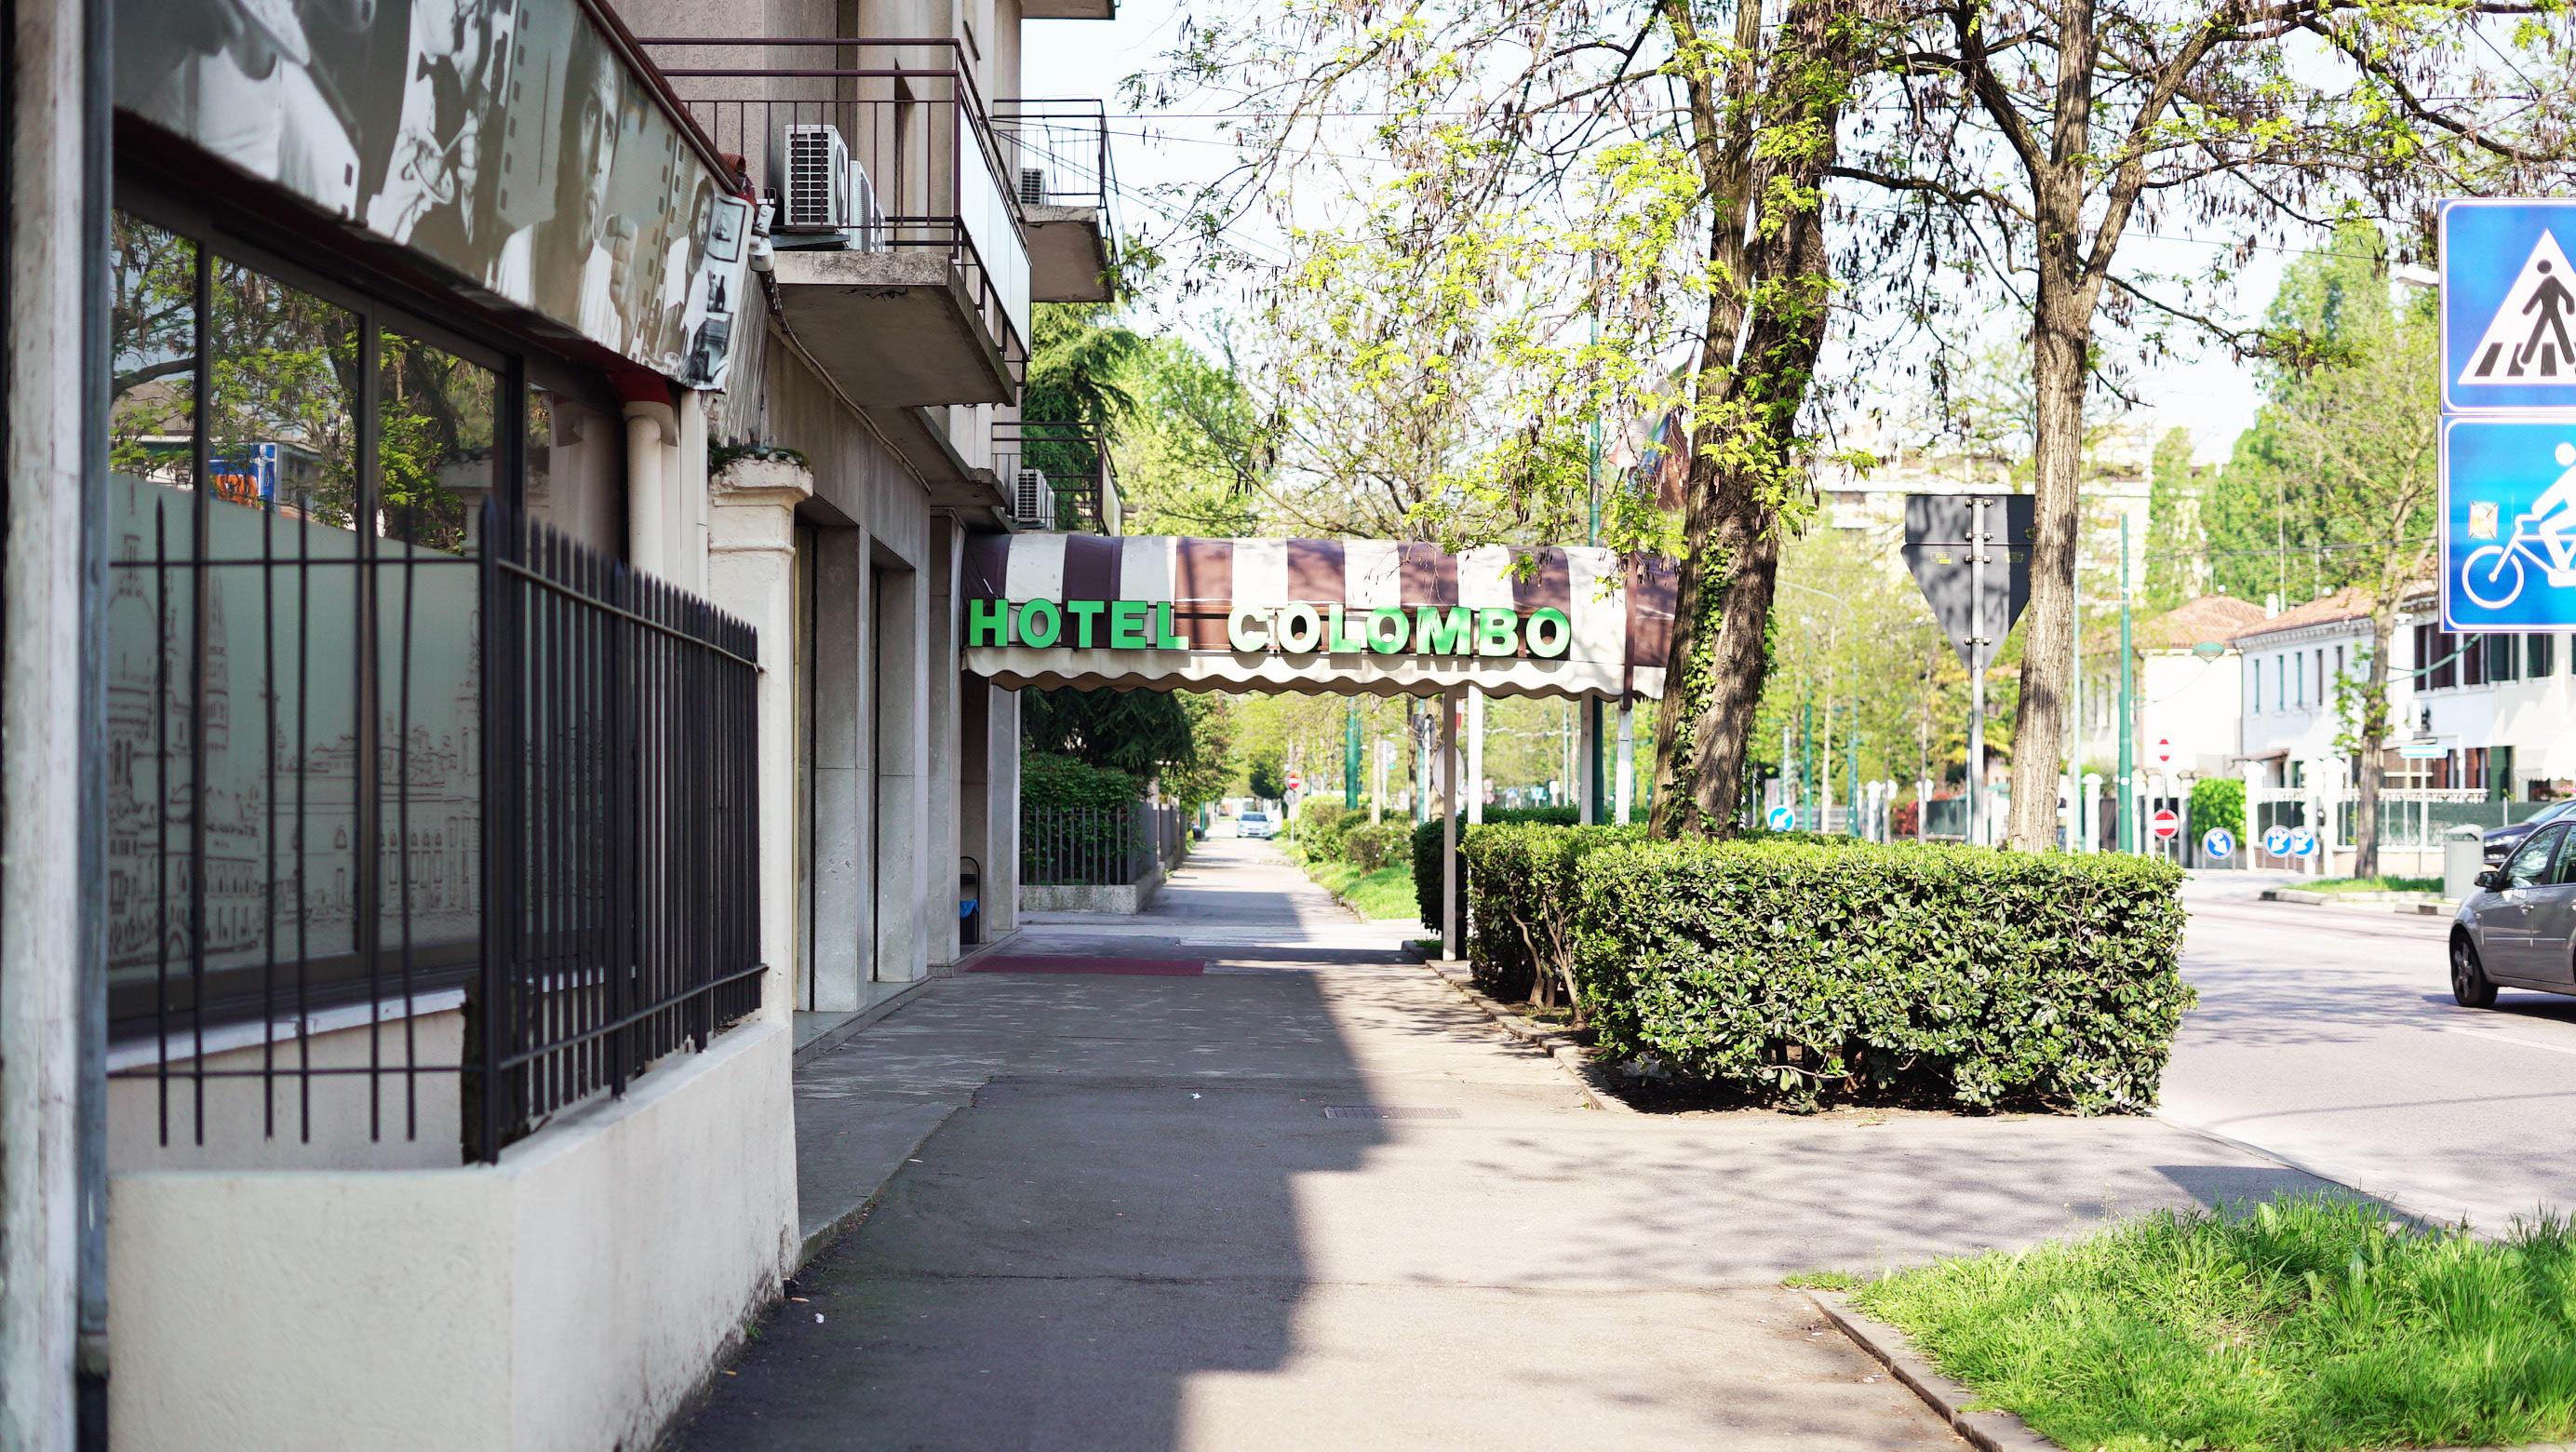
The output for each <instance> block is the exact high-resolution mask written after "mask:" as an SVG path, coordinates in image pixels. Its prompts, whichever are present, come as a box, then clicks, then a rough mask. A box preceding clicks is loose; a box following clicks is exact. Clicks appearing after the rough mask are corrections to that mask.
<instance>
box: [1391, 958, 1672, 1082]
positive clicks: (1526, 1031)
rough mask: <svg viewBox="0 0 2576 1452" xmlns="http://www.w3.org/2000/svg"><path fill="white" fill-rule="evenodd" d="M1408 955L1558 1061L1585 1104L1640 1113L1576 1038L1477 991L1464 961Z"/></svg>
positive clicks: (1514, 1034) (1503, 1026) (1509, 1031)
mask: <svg viewBox="0 0 2576 1452" xmlns="http://www.w3.org/2000/svg"><path fill="white" fill-rule="evenodd" d="M1404 955H1405V956H1406V957H1408V958H1411V959H1412V960H1413V961H1415V962H1417V963H1420V964H1421V965H1422V966H1424V967H1426V968H1428V969H1430V970H1431V971H1432V972H1433V973H1435V974H1438V975H1439V977H1440V981H1442V982H1443V983H1446V984H1448V985H1449V989H1450V991H1451V992H1453V993H1455V994H1457V995H1458V996H1459V997H1460V998H1463V999H1465V1000H1467V1001H1468V1002H1469V1003H1472V1004H1474V1005H1475V1006H1476V1007H1477V1008H1478V1009H1479V1010H1481V1011H1482V1012H1483V1013H1484V1015H1485V1017H1487V1018H1489V1019H1492V1020H1493V1021H1494V1026H1495V1027H1496V1028H1499V1029H1501V1030H1502V1031H1503V1032H1504V1033H1507V1034H1509V1035H1511V1036H1512V1037H1513V1038H1515V1039H1518V1040H1520V1041H1521V1042H1522V1043H1524V1044H1526V1045H1528V1046H1529V1047H1531V1048H1533V1049H1536V1050H1537V1051H1539V1052H1540V1053H1542V1054H1545V1055H1547V1056H1548V1057H1549V1058H1551V1059H1554V1060H1555V1061H1556V1066H1557V1067H1558V1068H1560V1069H1563V1070H1564V1071H1565V1073H1566V1076H1567V1077H1568V1078H1571V1079H1572V1080H1574V1086H1575V1087H1576V1088H1577V1089H1580V1090H1582V1091H1583V1097H1584V1100H1585V1101H1586V1102H1587V1103H1589V1104H1590V1105H1591V1106H1592V1107H1593V1108H1595V1109H1600V1110H1606V1111H1608V1112H1609V1113H1612V1114H1635V1113H1637V1112H1638V1111H1637V1108H1636V1106H1634V1105H1632V1104H1630V1103H1628V1101H1626V1100H1624V1099H1622V1098H1620V1097H1619V1096H1618V1094H1616V1093H1615V1092H1613V1091H1612V1090H1611V1088H1610V1085H1609V1075H1608V1073H1607V1072H1606V1071H1605V1070H1603V1069H1602V1067H1601V1066H1600V1065H1599V1064H1598V1063H1595V1062H1594V1061H1593V1058H1592V1055H1591V1053H1590V1052H1589V1051H1588V1050H1586V1049H1585V1048H1584V1047H1583V1046H1582V1045H1581V1044H1580V1043H1579V1042H1577V1040H1576V1039H1575V1037H1574V1035H1573V1034H1571V1033H1569V1032H1567V1031H1566V1030H1564V1029H1558V1028H1541V1027H1539V1026H1538V1025H1536V1024H1533V1023H1530V1022H1529V1021H1528V1020H1526V1019H1523V1018H1522V1017H1521V1016H1520V1015H1518V1014H1516V1013H1513V1012H1512V1011H1511V1010H1509V1009H1507V1008H1505V1007H1503V1006H1502V1005H1501V1004H1499V1003H1496V1002H1495V1001H1494V1000H1492V999H1490V998H1488V997H1486V996H1485V995H1484V994H1483V993H1481V992H1479V991H1478V990H1477V988H1476V985H1475V983H1474V982H1473V980H1472V977H1471V972H1472V970H1470V969H1469V968H1468V966H1467V964H1466V963H1465V962H1464V961H1463V960H1461V959H1457V958H1432V957H1428V956H1426V955H1424V953H1423V952H1422V950H1421V949H1419V948H1416V947H1414V946H1413V945H1412V944H1410V943H1407V944H1405V946H1404Z"/></svg>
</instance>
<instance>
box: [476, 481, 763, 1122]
mask: <svg viewBox="0 0 2576 1452" xmlns="http://www.w3.org/2000/svg"><path fill="white" fill-rule="evenodd" d="M484 518H485V528H486V531H487V533H488V534H489V535H491V536H492V537H493V538H495V539H498V540H499V541H501V543H502V545H503V548H501V549H497V550H491V551H487V552H486V553H485V555H484V588H483V599H484V602H485V608H484V614H483V641H484V652H485V658H486V661H487V662H488V664H487V667H486V672H485V674H486V679H487V682H488V684H487V686H486V690H485V696H484V699H485V717H486V727H487V729H486V733H485V736H484V760H485V780H486V781H487V782H488V783H489V786H488V789H487V791H486V803H487V811H486V815H485V823H486V827H485V852H484V858H483V860H484V872H485V882H486V889H485V893H486V901H487V902H488V903H489V904H490V910H489V911H488V912H487V913H486V914H485V918H484V921H485V931H484V944H483V958H482V965H481V973H480V975H479V976H478V977H477V978H476V980H475V981H474V983H473V986H472V988H471V989H470V990H469V997H468V1004H467V1009H468V1011H467V1014H466V1032H467V1042H466V1058H467V1065H468V1067H467V1078H466V1082H465V1086H464V1087H465V1093H466V1101H465V1116H464V1119H465V1128H466V1140H467V1148H468V1151H469V1154H472V1155H476V1156H479V1157H481V1158H485V1159H489V1158H491V1157H493V1156H494V1155H496V1154H497V1153H498V1152H499V1150H500V1147H501V1146H502V1145H503V1144H505V1143H507V1142H508V1141H509V1140H511V1139H513V1138H515V1137H517V1136H518V1135H521V1134H524V1133H526V1132H527V1131H528V1130H529V1129H532V1128H533V1127H534V1126H535V1125H536V1124H538V1123H539V1122H541V1121H542V1120H543V1119H544V1117H545V1116H546V1115H548V1114H551V1113H553V1112H554V1111H556V1110H558V1109H561V1108H563V1107H564V1106H566V1105H570V1104H573V1103H576V1102H578V1101H580V1100H582V1099H584V1098H586V1097H588V1096H589V1095H590V1094H592V1093H594V1092H596V1091H598V1090H601V1089H605V1090H607V1091H608V1092H610V1093H612V1094H617V1093H623V1092H624V1091H625V1088H626V1083H627V1080H629V1079H630V1078H632V1077H633V1076H634V1075H635V1074H636V1073H637V1072H639V1071H640V1070H642V1069H643V1067H644V1066H645V1065H647V1064H649V1063H651V1062H652V1061H653V1060H655V1059H657V1058H659V1057H661V1056H662V1055H664V1054H666V1053H669V1052H671V1051H673V1050H675V1049H679V1048H683V1047H696V1048H704V1047H705V1046H706V1044H707V1041H708V1040H709V1039H711V1038H713V1037H714V1036H715V1034H716V1032H717V1031H718V1030H720V1029H722V1028H724V1027H725V1026H726V1025H728V1024H730V1023H732V1022H734V1021H735V1020H737V1019H740V1018H742V1017H744V1016H745V1015H747V1014H750V1013H751V1012H753V1011H754V1010H756V1009H757V1008H759V1006H760V975H761V973H762V971H763V965H762V963H761V961H760V913H759V906H760V854H759V826H760V823H759V806H760V803H759V743H758V741H757V739H756V735H755V730H754V727H755V716H756V712H757V709H758V701H757V692H758V687H759V671H760V668H759V664H758V658H759V643H758V641H757V640H756V638H755V636H754V632H753V631H752V629H751V627H750V626H748V625H745V624H743V623H742V622H741V621H739V620H735V619H733V618H732V617H730V616H727V615H725V614H724V613H722V612H721V611H718V610H717V609H715V608H714V607H713V606H711V605H708V604H707V603H706V602H705V601H702V600H699V599H697V598H695V597H693V596H690V595H687V594H684V593H683V592H681V591H679V590H677V589H675V588H673V587H671V586H669V585H666V584H664V583H662V582H661V581H659V580H655V579H652V578H650V577H647V576H643V575H639V574H637V573H635V572H634V571H632V570H629V569H628V568H627V567H626V566H625V565H623V564H621V563H619V562H617V561H615V560H611V559H608V558H606V557H604V556H601V555H599V554H597V553H595V552H593V551H591V550H588V549H585V548H582V547H581V546H579V545H575V544H573V543H571V542H569V541H567V540H565V539H563V538H562V537H561V536H558V535H556V534H554V533H553V532H552V531H550V530H547V529H545V528H544V527H542V526H539V525H533V524H527V523H524V522H519V521H515V520H511V519H509V518H508V517H507V516H506V515H504V514H503V513H502V512H501V511H500V510H499V509H498V507H497V506H495V507H491V508H487V510H486V512H485V516H484Z"/></svg>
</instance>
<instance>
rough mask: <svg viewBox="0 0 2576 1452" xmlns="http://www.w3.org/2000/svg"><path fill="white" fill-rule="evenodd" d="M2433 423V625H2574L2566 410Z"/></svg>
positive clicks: (2574, 504) (2574, 508)
mask: <svg viewBox="0 0 2576 1452" xmlns="http://www.w3.org/2000/svg"><path fill="white" fill-rule="evenodd" d="M2441 427H2442V438H2441V469H2442V476H2441V501H2442V515H2441V521H2440V523H2441V544H2442V625H2443V628H2444V629H2446V630H2459V631H2534V630H2576V415H2571V416H2570V417H2568V418H2566V419H2564V420H2555V419H2531V418H2521V419H2488V418H2445V419H2443V420H2442V425H2441Z"/></svg>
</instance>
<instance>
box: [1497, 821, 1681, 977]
mask: <svg viewBox="0 0 2576 1452" xmlns="http://www.w3.org/2000/svg"><path fill="white" fill-rule="evenodd" d="M1645 840H1646V829H1645V828H1644V827H1642V826H1632V827H1555V826H1548V825H1545V824H1541V823H1528V822H1512V823H1501V824H1495V823H1487V824H1485V825H1483V826H1480V827H1478V828H1477V829H1476V831H1475V834H1474V835H1473V836H1472V837H1470V838H1469V839H1468V840H1467V842H1466V843H1465V844H1464V845H1463V846H1461V847H1460V848H1459V853H1460V855H1461V856H1463V857H1464V858H1465V859H1466V861H1467V868H1468V872H1467V879H1468V882H1469V883H1470V884H1471V885H1470V886H1469V888H1468V890H1467V905H1468V909H1469V911H1468V918H1467V921H1468V923H1469V925H1470V931H1469V933H1468V935H1467V961H1468V965H1469V968H1470V970H1471V971H1472V973H1473V975H1474V978H1475V982H1476V986H1477V987H1479V988H1482V989H1484V990H1485V991H1486V992H1487V993H1490V994H1493V995H1494V996H1495V997H1497V998H1503V999H1512V1000H1519V999H1526V1000H1528V1001H1530V1002H1533V1003H1555V1002H1559V1001H1561V1000H1562V999H1564V998H1566V997H1568V996H1570V985H1571V983H1572V981H1573V975H1574V935H1573V933H1572V931H1571V930H1572V927H1573V924H1574V901H1575V881H1576V866H1577V864H1579V863H1580V862H1581V861H1582V860H1583V858H1584V856H1585V854H1587V853H1590V852H1592V851H1594V850H1595V849H1597V848H1601V847H1612V846H1618V845H1621V844H1625V843H1635V842H1643V841H1645ZM1576 1009H1577V1013H1578V1015H1579V1014H1580V1012H1581V1004H1580V1002H1579V1001H1578V1002H1577V1004H1576Z"/></svg>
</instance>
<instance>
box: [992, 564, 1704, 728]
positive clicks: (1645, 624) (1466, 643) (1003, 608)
mask: <svg viewBox="0 0 2576 1452" xmlns="http://www.w3.org/2000/svg"><path fill="white" fill-rule="evenodd" d="M963 583H964V591H965V596H966V608H965V617H966V621H967V626H968V629H967V634H966V645H965V650H964V661H965V668H966V669H967V670H969V671H972V672H974V673H975V674H977V675H981V676H984V677H987V678H989V679H991V680H992V681H993V682H994V683H995V684H997V685H1002V686H1008V687H1024V686H1113V687H1137V686H1142V687H1148V688H1152V689H1156V690H1189V691H1279V690H1285V691H1304V692H1315V693H1331V694H1346V693H1352V692H1368V693H1372V694H1378V695H1398V694H1416V695H1427V694H1435V693H1437V692H1440V691H1442V690H1445V689H1447V688H1449V687H1452V686H1460V685H1475V686H1480V687H1482V688H1483V689H1484V690H1485V691H1486V692H1487V693H1489V694H1492V695H1497V696H1540V695H1546V696H1599V697H1605V698H1609V699H1618V698H1621V697H1628V696H1650V697H1652V696H1661V695H1662V694H1663V687H1664V660H1665V653H1666V650H1667V649H1668V647H1669V645H1670V642H1671V639H1672V618H1673V599H1674V585H1675V577H1674V570H1673V565H1672V562H1671V561H1669V560H1663V559H1630V558H1627V557H1624V556H1622V555H1620V554H1619V553H1618V552H1616V551H1613V550H1607V549H1598V548H1591V547H1586V546H1568V547H1563V548H1557V547H1549V548H1544V549H1514V548H1507V547H1503V546H1494V547H1491V548H1484V549H1471V550H1466V551H1462V552H1460V553H1457V554H1451V553H1449V552H1448V551H1446V550H1443V549H1441V548H1439V547H1438V546H1436V545H1430V544H1407V543H1399V542H1395V541H1391V540H1314V539H1187V538H1175V537H1169V536H1159V535H1157V536H1146V535H1137V536H1127V537H1121V538H1108V537H1103V536H1099V535H1081V534H1018V535H984V536H977V537H975V538H972V539H969V540H968V541H967V543H966V560H965V580H964V582H963ZM1031 602H1046V603H1044V604H1041V605H1039V606H1037V608H1036V609H1035V610H1033V611H1032V610H1029V609H1028V608H1027V607H1028V606H1029V605H1030V603H1031ZM1093 602H1112V603H1111V604H1109V605H1101V604H1094V603H1093ZM1113 614H1115V616H1116V624H1117V627H1118V628H1117V632H1116V634H1115V635H1114V636H1113V634H1112V629H1111V625H1112V615H1113ZM1077 617H1079V620H1078V622H1077ZM1077 623H1079V625H1080V627H1081V629H1080V630H1079V631H1078V630H1077V629H1076V625H1077ZM1462 629H1463V631H1464V632H1465V634H1464V635H1462V634H1461V633H1460V632H1461V630H1462ZM1479 632H1483V633H1482V634H1479ZM1337 647H1339V648H1337Z"/></svg>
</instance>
